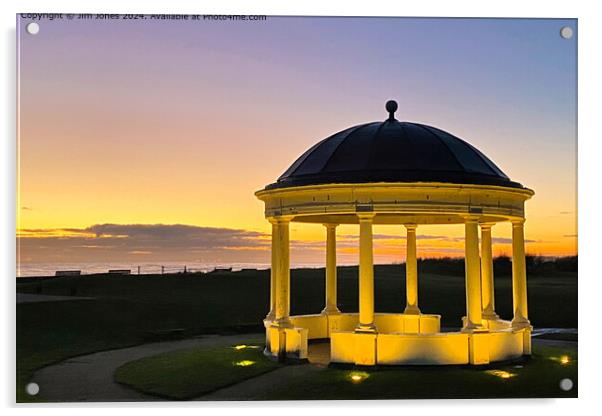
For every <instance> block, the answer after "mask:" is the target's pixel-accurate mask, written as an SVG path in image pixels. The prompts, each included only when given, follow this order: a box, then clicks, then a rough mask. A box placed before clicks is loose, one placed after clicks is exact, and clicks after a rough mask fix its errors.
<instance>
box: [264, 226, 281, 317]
mask: <svg viewBox="0 0 602 416" xmlns="http://www.w3.org/2000/svg"><path fill="white" fill-rule="evenodd" d="M269 221H270V223H271V224H272V267H271V269H270V311H269V312H268V314H267V316H266V317H265V319H267V320H268V321H273V320H274V318H275V317H276V287H277V286H276V285H277V280H276V279H277V278H278V250H279V249H278V221H276V220H275V219H274V218H270V219H269Z"/></svg>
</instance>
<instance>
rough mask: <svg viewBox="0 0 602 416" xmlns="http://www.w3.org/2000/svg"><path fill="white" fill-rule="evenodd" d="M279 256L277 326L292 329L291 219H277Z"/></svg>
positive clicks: (277, 260) (277, 263) (277, 268)
mask: <svg viewBox="0 0 602 416" xmlns="http://www.w3.org/2000/svg"><path fill="white" fill-rule="evenodd" d="M277 221H278V227H277V234H276V235H277V248H278V250H277V255H276V272H277V278H276V316H275V318H276V321H275V324H276V326H279V327H291V326H292V324H291V321H290V319H289V315H290V295H291V294H290V280H291V274H290V253H289V223H290V219H289V218H282V217H280V218H277Z"/></svg>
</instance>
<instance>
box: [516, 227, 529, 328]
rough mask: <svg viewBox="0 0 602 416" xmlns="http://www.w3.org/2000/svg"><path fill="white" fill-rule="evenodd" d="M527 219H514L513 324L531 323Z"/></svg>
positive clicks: (524, 324) (523, 324)
mask: <svg viewBox="0 0 602 416" xmlns="http://www.w3.org/2000/svg"><path fill="white" fill-rule="evenodd" d="M524 224H525V220H524V219H521V220H517V221H512V304H513V307H514V318H513V319H512V325H513V326H519V327H520V326H526V325H530V323H529V318H528V313H527V269H526V265H525V230H524Z"/></svg>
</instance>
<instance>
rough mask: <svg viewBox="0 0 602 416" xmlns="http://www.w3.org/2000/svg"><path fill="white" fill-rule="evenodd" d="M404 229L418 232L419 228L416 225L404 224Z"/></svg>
mask: <svg viewBox="0 0 602 416" xmlns="http://www.w3.org/2000/svg"><path fill="white" fill-rule="evenodd" d="M403 226H404V227H406V230H408V231H416V228H418V225H416V224H404V225H403Z"/></svg>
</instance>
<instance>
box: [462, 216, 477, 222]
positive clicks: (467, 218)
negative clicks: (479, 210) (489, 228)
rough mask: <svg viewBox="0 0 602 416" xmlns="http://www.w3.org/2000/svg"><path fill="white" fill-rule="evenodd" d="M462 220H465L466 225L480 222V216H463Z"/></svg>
mask: <svg viewBox="0 0 602 416" xmlns="http://www.w3.org/2000/svg"><path fill="white" fill-rule="evenodd" d="M462 218H464V223H473V222H476V223H478V222H479V216H478V215H462Z"/></svg>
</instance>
